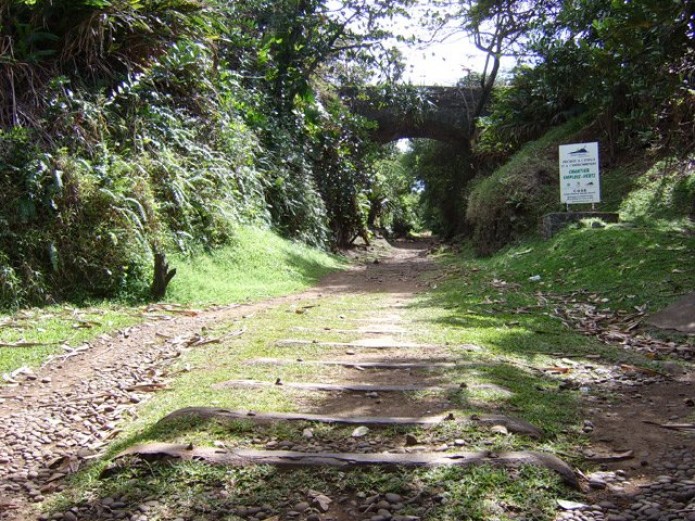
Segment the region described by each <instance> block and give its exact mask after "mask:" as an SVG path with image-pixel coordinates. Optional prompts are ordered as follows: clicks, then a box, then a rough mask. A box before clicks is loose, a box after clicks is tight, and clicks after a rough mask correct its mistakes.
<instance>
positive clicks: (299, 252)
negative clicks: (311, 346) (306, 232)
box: [0, 228, 344, 379]
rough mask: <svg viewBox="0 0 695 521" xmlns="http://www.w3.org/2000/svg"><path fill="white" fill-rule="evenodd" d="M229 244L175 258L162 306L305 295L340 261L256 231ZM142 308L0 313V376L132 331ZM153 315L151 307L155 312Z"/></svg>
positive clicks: (113, 305)
mask: <svg viewBox="0 0 695 521" xmlns="http://www.w3.org/2000/svg"><path fill="white" fill-rule="evenodd" d="M234 236H235V241H234V243H233V244H230V245H228V246H225V247H223V248H220V249H217V250H215V252H214V253H201V252H199V253H196V254H191V255H190V256H188V257H186V256H183V255H181V256H180V257H173V258H174V259H175V262H176V266H177V270H178V271H177V275H176V278H175V279H174V281H173V282H172V285H171V290H170V292H169V293H168V296H167V300H166V302H167V303H168V304H173V305H177V306H179V307H181V309H184V310H185V309H195V307H196V306H209V305H213V304H216V305H223V306H224V305H230V304H238V303H246V302H256V301H258V300H261V299H264V298H269V297H274V296H277V295H282V294H286V293H290V292H294V291H300V290H302V289H306V288H308V287H309V286H311V285H312V284H314V283H316V282H317V281H318V280H319V279H320V278H321V277H322V276H323V275H326V274H327V273H329V272H330V271H333V270H336V269H340V268H341V267H342V266H344V261H342V260H340V259H338V258H337V257H335V256H331V255H328V254H326V253H324V252H321V251H319V250H315V249H310V248H308V247H307V246H306V245H303V244H301V243H297V242H292V241H288V240H286V239H282V238H281V237H279V236H278V235H277V234H275V233H272V232H270V231H268V230H261V229H258V228H238V229H236V231H235V235H234ZM148 307H149V306H148V305H146V304H136V303H133V302H128V301H127V300H123V301H120V302H119V301H103V302H91V303H89V302H88V303H86V304H84V305H81V306H70V305H53V306H44V307H41V308H27V309H24V310H21V311H18V312H16V313H11V314H4V315H0V344H2V347H0V373H1V374H5V375H6V376H7V377H8V378H9V379H12V378H11V376H10V374H11V373H12V372H14V371H18V370H19V371H23V370H32V369H36V368H37V367H38V366H40V365H41V363H43V362H44V361H45V359H46V357H47V356H50V355H65V354H68V353H70V352H71V350H73V349H76V348H79V347H80V346H81V345H82V344H83V343H84V342H89V341H90V340H92V339H95V338H97V337H99V336H100V335H104V334H110V333H113V332H114V331H116V330H119V329H123V328H126V327H128V326H132V325H135V324H137V323H139V322H141V321H142V320H143V319H145V318H146V315H147V309H148ZM155 309H156V308H155Z"/></svg>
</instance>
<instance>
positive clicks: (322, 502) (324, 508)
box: [314, 494, 333, 512]
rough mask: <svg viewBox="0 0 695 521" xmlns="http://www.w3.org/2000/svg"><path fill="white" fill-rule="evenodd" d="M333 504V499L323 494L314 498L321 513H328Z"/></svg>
mask: <svg viewBox="0 0 695 521" xmlns="http://www.w3.org/2000/svg"><path fill="white" fill-rule="evenodd" d="M332 502H333V500H332V499H331V498H329V497H328V496H325V495H323V494H319V495H318V496H316V497H315V498H314V504H315V505H317V506H318V507H319V510H321V512H328V510H329V509H330V508H331V506H330V505H331V503H332Z"/></svg>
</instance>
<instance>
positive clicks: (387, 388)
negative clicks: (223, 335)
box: [212, 380, 466, 393]
mask: <svg viewBox="0 0 695 521" xmlns="http://www.w3.org/2000/svg"><path fill="white" fill-rule="evenodd" d="M236 387H250V388H261V387H276V388H279V389H281V388H287V389H299V390H302V391H350V392H367V393H369V392H382V393H398V392H401V393H411V392H417V391H436V392H441V391H456V390H460V389H464V388H465V387H466V385H465V384H463V385H418V384H409V385H384V384H353V383H348V384H330V383H319V382H310V383H301V382H286V383H285V382H281V381H277V382H275V383H273V382H261V381H259V380H228V381H226V382H220V383H217V384H214V385H213V386H212V388H213V389H224V388H236Z"/></svg>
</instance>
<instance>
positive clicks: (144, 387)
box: [126, 383, 168, 393]
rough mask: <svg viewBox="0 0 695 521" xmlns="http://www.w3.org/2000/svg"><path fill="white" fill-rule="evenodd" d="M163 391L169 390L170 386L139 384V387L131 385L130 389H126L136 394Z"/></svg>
mask: <svg viewBox="0 0 695 521" xmlns="http://www.w3.org/2000/svg"><path fill="white" fill-rule="evenodd" d="M163 389H168V386H167V385H166V384H155V383H153V384H137V385H131V386H130V387H126V390H127V391H135V392H142V393H153V392H155V391H161V390H163Z"/></svg>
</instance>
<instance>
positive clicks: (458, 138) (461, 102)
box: [341, 86, 481, 144]
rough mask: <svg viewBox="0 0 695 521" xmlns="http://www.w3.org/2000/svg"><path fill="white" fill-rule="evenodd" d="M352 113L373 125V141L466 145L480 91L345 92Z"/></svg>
mask: <svg viewBox="0 0 695 521" xmlns="http://www.w3.org/2000/svg"><path fill="white" fill-rule="evenodd" d="M341 96H342V97H343V99H344V100H346V101H347V103H348V105H349V106H350V107H351V108H352V110H353V111H354V112H355V113H357V114H359V115H361V116H364V117H366V118H368V119H371V120H373V121H375V122H376V123H377V127H376V129H375V130H374V132H373V138H374V140H375V141H377V142H379V143H389V142H391V141H395V140H397V139H402V138H429V139H436V140H438V141H445V142H448V143H453V144H463V143H467V142H468V141H469V139H470V134H471V130H472V127H473V125H472V122H473V121H472V120H473V116H474V112H475V110H476V108H477V105H478V102H479V100H480V97H481V90H480V89H477V88H463V87H436V86H431V87H413V86H403V87H402V88H396V89H384V88H380V87H370V88H367V89H364V90H360V91H357V90H345V91H343V92H341Z"/></svg>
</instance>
